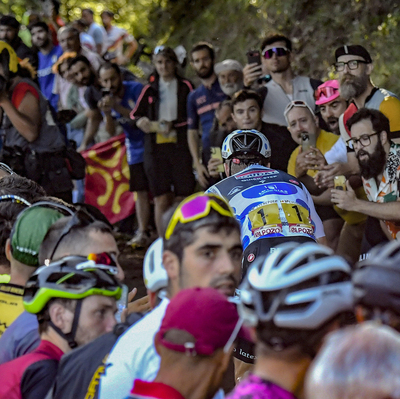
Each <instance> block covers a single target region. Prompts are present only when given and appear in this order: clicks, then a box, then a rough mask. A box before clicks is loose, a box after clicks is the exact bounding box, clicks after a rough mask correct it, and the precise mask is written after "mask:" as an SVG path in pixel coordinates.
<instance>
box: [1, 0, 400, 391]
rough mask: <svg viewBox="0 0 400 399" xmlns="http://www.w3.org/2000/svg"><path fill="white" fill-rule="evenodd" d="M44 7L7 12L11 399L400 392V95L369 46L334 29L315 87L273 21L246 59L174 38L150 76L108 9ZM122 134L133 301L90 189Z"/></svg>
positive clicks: (4, 264)
mask: <svg viewBox="0 0 400 399" xmlns="http://www.w3.org/2000/svg"><path fill="white" fill-rule="evenodd" d="M42 3H43V4H42V6H43V10H42V12H41V13H40V14H39V13H31V14H30V16H29V23H28V25H27V29H28V30H22V29H20V28H21V24H20V22H19V16H13V15H3V16H1V17H0V117H1V122H0V123H1V128H0V226H1V229H0V399H17V398H19V399H20V398H24V399H44V398H47V399H49V398H54V399H66V398H71V399H72V398H74V399H76V398H82V399H86V398H98V399H126V398H137V399H138V398H141V399H143V398H153V399H211V398H216V399H221V398H224V397H226V398H228V399H239V398H242V399H250V398H253V399H336V398H337V399H358V398H360V399H361V398H363V399H388V398H391V399H400V336H399V335H398V334H399V333H400V301H399V299H398V298H399V295H400V242H399V239H400V233H399V232H400V205H396V204H397V202H399V203H400V200H399V196H400V100H399V98H398V96H397V95H396V94H395V93H392V92H391V91H389V90H387V89H383V88H379V87H376V86H375V85H374V83H373V81H372V78H371V75H372V71H373V54H372V55H371V54H370V52H369V51H368V49H367V48H365V47H364V46H361V45H359V44H348V43H343V45H342V46H340V47H339V48H337V49H336V50H334V49H333V50H332V52H331V54H327V57H328V58H332V60H334V62H333V68H334V70H335V72H336V79H331V80H326V81H324V82H322V81H320V80H318V79H314V78H313V77H309V76H299V75H296V74H295V73H294V70H293V65H292V58H293V52H294V49H293V47H292V42H291V40H290V38H288V37H286V36H285V35H283V34H281V33H276V32H271V34H269V35H268V36H267V37H265V38H264V39H263V40H262V41H261V42H260V46H259V49H258V50H252V51H249V52H247V64H246V65H244V66H243V65H242V64H241V63H240V62H239V61H237V60H234V59H225V60H219V59H217V56H218V55H217V54H216V52H215V50H214V47H213V46H212V44H210V43H209V42H208V41H206V40H204V41H199V42H198V43H195V44H193V46H192V48H191V49H190V50H189V51H188V52H187V51H186V49H184V48H183V47H182V46H179V47H177V48H175V49H173V48H172V47H171V46H169V45H168V43H166V44H164V45H159V46H157V47H156V48H155V49H154V50H153V52H152V65H153V72H152V73H151V74H150V75H149V76H147V77H146V78H143V79H139V78H138V77H137V76H135V74H133V73H132V72H131V71H130V69H129V66H130V63H131V60H132V57H133V55H134V54H135V52H137V51H139V50H138V43H137V41H136V39H135V38H134V37H133V36H132V35H131V34H130V33H129V32H127V31H126V30H125V29H122V28H120V27H118V26H117V25H116V24H115V21H114V14H113V13H112V12H111V11H108V10H106V9H105V10H104V11H102V13H101V14H100V15H95V13H94V11H93V10H91V9H89V8H86V9H82V10H81V18H80V19H78V20H75V21H73V22H72V23H69V24H66V23H65V22H64V21H63V19H62V18H61V16H60V15H59V9H60V3H59V2H58V0H44V1H43V2H42ZM97 18H99V21H100V19H101V21H102V24H97V23H96V22H95V20H97ZM204 39H207V38H204ZM187 61H189V63H190V67H191V68H192V70H193V71H194V73H195V75H196V78H195V80H196V83H197V84H196V85H195V84H194V83H193V82H192V81H191V80H190V79H188V78H186V77H185V75H186V67H187ZM196 86H197V87H196ZM389 89H390V88H389ZM117 135H123V136H124V137H125V144H124V145H125V148H126V157H127V163H128V165H129V191H130V192H132V193H135V219H136V222H137V230H136V232H135V233H134V235H133V237H129V238H130V240H129V241H128V242H127V243H126V244H127V245H128V246H129V247H131V248H132V249H133V250H137V249H145V250H146V254H145V257H144V260H143V280H144V284H145V286H146V289H147V295H146V296H145V297H143V298H139V299H137V298H135V295H136V292H137V289H136V288H134V289H133V290H132V291H130V292H129V289H128V287H127V286H126V285H125V284H123V281H124V279H125V271H124V270H123V268H122V267H121V265H120V263H119V261H118V257H119V248H118V245H117V242H116V239H115V234H114V233H115V226H113V225H112V224H110V222H109V221H108V219H107V218H106V216H104V215H103V214H102V212H101V211H100V210H99V209H97V208H95V207H94V206H91V205H88V204H86V203H85V192H84V181H85V159H84V157H85V156H86V155H87V154H88V153H89V151H90V149H91V148H92V147H93V145H95V144H97V143H103V142H107V140H109V139H111V138H113V137H115V136H117ZM132 195H133V194H132Z"/></svg>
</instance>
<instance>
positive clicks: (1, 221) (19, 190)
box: [0, 175, 46, 265]
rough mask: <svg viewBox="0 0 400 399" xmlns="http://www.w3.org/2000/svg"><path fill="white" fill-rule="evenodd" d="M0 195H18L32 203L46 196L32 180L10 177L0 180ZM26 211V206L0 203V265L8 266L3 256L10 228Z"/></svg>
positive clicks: (8, 202)
mask: <svg viewBox="0 0 400 399" xmlns="http://www.w3.org/2000/svg"><path fill="white" fill-rule="evenodd" d="M0 195H18V196H19V197H22V198H23V199H25V200H26V201H28V202H30V203H33V202H35V201H37V200H38V199H39V198H40V197H43V196H45V195H46V192H45V191H44V189H43V188H42V187H41V186H39V184H37V183H36V182H34V181H33V180H29V179H27V178H26V177H22V176H18V175H11V176H5V177H3V178H2V179H0ZM24 209H26V205H24V204H19V203H15V202H11V201H4V202H3V201H0V264H7V265H8V264H9V261H8V260H7V258H6V256H5V247H6V241H7V238H9V237H10V233H11V230H12V227H13V225H14V223H15V221H16V219H17V217H18V215H19V213H20V212H22V211H23V210H24Z"/></svg>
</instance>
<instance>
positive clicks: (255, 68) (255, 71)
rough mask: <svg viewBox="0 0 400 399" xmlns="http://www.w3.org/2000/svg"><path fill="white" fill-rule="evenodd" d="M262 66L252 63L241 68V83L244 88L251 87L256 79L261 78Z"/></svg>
mask: <svg viewBox="0 0 400 399" xmlns="http://www.w3.org/2000/svg"><path fill="white" fill-rule="evenodd" d="M262 74H263V73H262V66H261V65H259V64H257V63H253V64H246V65H245V67H244V68H243V83H244V85H245V86H246V87H249V86H251V85H252V84H253V83H254V82H255V81H256V80H257V79H258V78H260V77H261V76H262Z"/></svg>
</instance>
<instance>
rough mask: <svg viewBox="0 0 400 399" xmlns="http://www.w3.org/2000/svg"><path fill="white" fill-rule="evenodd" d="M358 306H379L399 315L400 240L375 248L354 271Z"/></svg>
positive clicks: (355, 298) (354, 290) (354, 293)
mask: <svg viewBox="0 0 400 399" xmlns="http://www.w3.org/2000/svg"><path fill="white" fill-rule="evenodd" d="M353 285H354V289H353V295H354V301H355V304H356V305H363V306H366V307H370V308H371V307H379V308H381V309H383V310H388V309H390V310H392V311H393V312H395V313H396V314H399V315H400V242H399V241H397V240H395V241H390V242H389V243H386V244H383V245H378V246H376V247H374V248H373V249H372V250H371V251H370V252H369V255H368V258H367V259H365V260H363V261H361V262H358V264H357V268H356V270H355V271H354V273H353Z"/></svg>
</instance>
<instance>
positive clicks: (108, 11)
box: [100, 10, 114, 18]
mask: <svg viewBox="0 0 400 399" xmlns="http://www.w3.org/2000/svg"><path fill="white" fill-rule="evenodd" d="M103 14H107V15H108V16H109V17H111V18H114V13H113V12H112V11H110V10H104V11H103V12H102V13H101V14H100V16H102V15H103Z"/></svg>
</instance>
